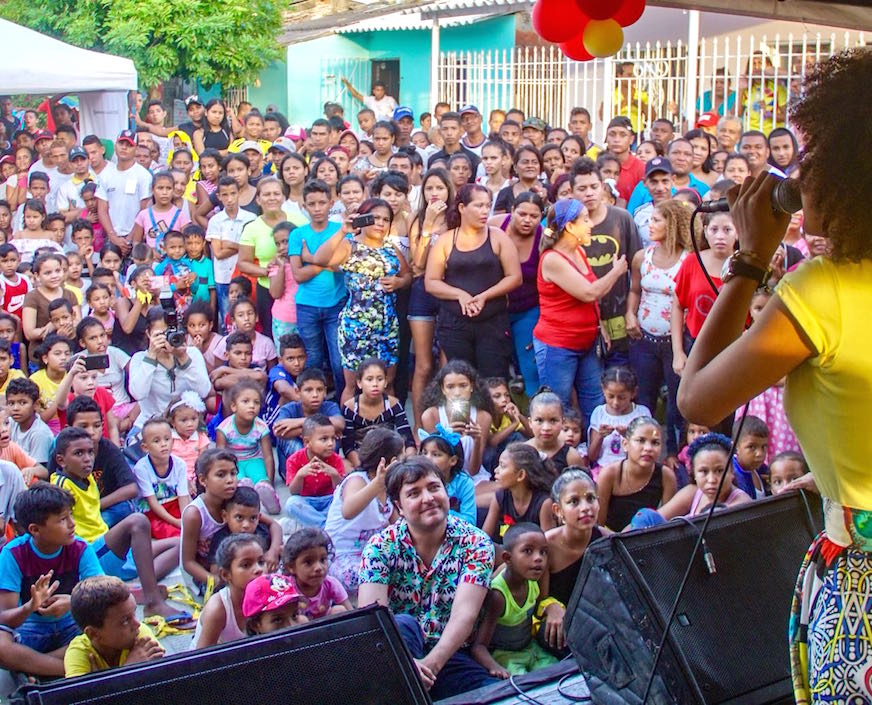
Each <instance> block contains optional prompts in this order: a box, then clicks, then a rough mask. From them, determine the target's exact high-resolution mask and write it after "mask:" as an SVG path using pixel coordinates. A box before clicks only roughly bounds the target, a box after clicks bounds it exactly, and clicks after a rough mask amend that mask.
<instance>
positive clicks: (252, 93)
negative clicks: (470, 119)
mask: <svg viewBox="0 0 872 705" xmlns="http://www.w3.org/2000/svg"><path fill="white" fill-rule="evenodd" d="M514 44H515V18H514V16H513V15H504V16H502V17H495V18H493V19H490V20H487V21H484V22H478V23H476V24H473V25H466V26H462V27H449V28H445V29H443V30H442V31H441V37H440V45H441V46H440V48H441V50H442V51H482V50H501V49H509V48H511V47H513V46H514ZM373 59H375V60H378V59H399V60H400V95H399V96H398V97H397V98H398V100H399V101H400V103H401V104H403V105H408V106H410V107H411V108H412V110H414V112H415V115H416V116H417V115H419V114H420V113H421V112H424V111H427V110H431V109H432V106H431V105H429V102H430V32H429V30H408V31H385V32H365V33H359V34H346V35H331V36H328V37H322V38H320V39H314V40H312V41H310V42H304V43H302V44H294V45H291V46H289V47H288V48H287V61H286V62H276V63H274V64H272V65H270V66H269V67H268V68H267V69H266V71H264V72H263V73H262V74H261V76H260V82H261V86H260V87H259V88H256V87H254V86H250V87H249V89H248V95H249V98H250V100H251V102H252V103H253V104H254V105H257V106H259V107H261V108H264V107H266V105H267V104H268V103H277V104H278V105H279V106H287V113H286V114H287V116H288V120H289V121H290V122H291V123H292V124H293V123H299V124H305V125H308V124H311V122H312V120H314V119H315V117H320V116H321V108H322V105H323V102H324V100H327V99H330V100H334V99H336V96H338V95H340V91H339V85H338V83H337V81H338V79H332V81H331V80H330V79H325V77H324V74H325V73H326V68H325V67H326V66H327V65H328V64H330V65H334V64H335V65H336V66H343V65H351V64H354V63H355V62H356V61H360V60H364V61H369V60H373ZM282 72H284V75H286V80H285V81H284V82H282V78H281V77H282V75H283V73H282ZM360 75H365V76H366V80H367V81H368V80H369V76H370V72H369V69H368V68H365V70H362V71H361V74H360ZM357 87H358V89H359V90H360V89H362V88H363V86H359V85H358V86H357ZM341 102H342V103H343V104H344V105H345V107H346V112H345V118H346V120H348V121H350V122H351V123H352V124H354V123H355V121H354V115H355V113H356V112H357V110H358V109H359V108H360V107H362V106H361V105H360V103H358V102H357V101H355V100H353V99H351V98H350V97H349V96H348V94H347V93H346V94H345V95H344V99H342V100H341Z"/></svg>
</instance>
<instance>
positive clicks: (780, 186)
mask: <svg viewBox="0 0 872 705" xmlns="http://www.w3.org/2000/svg"><path fill="white" fill-rule="evenodd" d="M696 210H697V211H698V212H699V213H724V212H726V211H729V210H730V204H729V203H728V202H727V199H726V198H719V199H718V200H717V201H709V202H708V203H703V204H702V205H701V206H700V207H699V208H697V209H696ZM772 210H774V211H776V212H777V211H781V212H783V213H796V211H798V210H802V197H801V195H800V191H799V181H797V180H796V179H781V180H780V181H779V182H778V183H777V184H775V187H774V188H773V189H772Z"/></svg>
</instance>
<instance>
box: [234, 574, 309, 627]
mask: <svg viewBox="0 0 872 705" xmlns="http://www.w3.org/2000/svg"><path fill="white" fill-rule="evenodd" d="M300 599H301V596H300V593H299V592H297V588H295V587H294V583H293V582H292V581H291V579H290V578H289V577H288V576H286V575H279V574H278V573H272V574H270V575H258V576H257V577H256V578H255V579H254V580H252V581H251V582H250V583H249V584H248V585H246V586H245V595H244V597H243V598H242V614H243V615H245V616H246V617H255V616H257V615H259V614H261V613H263V612H272V611H273V610H277V609H280V608H281V607H284V606H285V605H287V604H288V603H291V602H297V601H299V600H300Z"/></svg>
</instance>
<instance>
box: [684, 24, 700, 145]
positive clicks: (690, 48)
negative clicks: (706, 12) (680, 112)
mask: <svg viewBox="0 0 872 705" xmlns="http://www.w3.org/2000/svg"><path fill="white" fill-rule="evenodd" d="M698 76H699V10H690V11H689V12H688V13H687V87H686V90H685V92H684V96H685V101H684V115H685V119H686V120H687V129H689V130H690V129H693V126H694V125H696V94H697V83H698Z"/></svg>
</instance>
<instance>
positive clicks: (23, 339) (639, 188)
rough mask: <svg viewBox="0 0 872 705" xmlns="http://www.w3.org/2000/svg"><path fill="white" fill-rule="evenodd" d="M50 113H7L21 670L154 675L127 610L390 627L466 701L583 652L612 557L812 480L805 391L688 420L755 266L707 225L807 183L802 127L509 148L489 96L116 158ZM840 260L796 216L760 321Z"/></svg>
mask: <svg viewBox="0 0 872 705" xmlns="http://www.w3.org/2000/svg"><path fill="white" fill-rule="evenodd" d="M377 88H378V87H377ZM382 97H384V91H383V90H381V94H380V95H378V94H377V95H376V98H377V99H379V100H380V99H381V98H382ZM370 102H373V101H370ZM52 105H53V108H54V111H53V113H52V126H53V131H48V130H47V129H40V128H39V127H38V126H37V125H38V122H37V121H38V116H37V115H36V113H35V112H34V111H26V112H25V114H24V115H23V119H22V120H21V121H19V120H18V118H17V117H16V116H15V115H14V114H13V112H12V110H11V104H10V101H9V100H8V99H5V98H0V120H2V122H3V123H4V125H5V131H6V134H8V135H9V142H8V143H7V149H6V151H5V152H4V153H3V154H2V156H0V240H2V244H0V299H2V313H0V394H2V395H3V397H4V402H5V403H4V404H3V408H2V412H0V529H2V530H4V531H5V538H3V539H0V540H2V541H4V542H5V546H4V547H3V549H2V551H0V666H2V667H4V668H7V669H10V670H13V671H20V672H26V673H29V674H33V675H36V676H43V677H57V676H64V675H66V676H73V675H81V674H85V673H89V672H91V671H94V670H99V669H104V668H110V667H114V666H119V665H123V664H125V663H134V662H139V661H146V660H152V659H156V658H160V657H161V656H162V655H163V654H164V649H163V647H161V646H160V644H159V642H158V641H157V640H156V639H155V637H154V634H153V633H152V631H151V630H150V629H149V627H148V626H147V625H146V624H144V623H142V622H140V621H139V620H137V618H136V616H135V614H136V605H137V603H140V604H142V605H143V606H144V610H145V615H147V616H152V617H160V618H162V620H163V622H164V623H168V624H173V625H183V626H184V625H185V624H187V625H189V626H191V627H192V628H193V627H194V626H196V631H195V632H194V634H193V638H192V643H191V648H203V647H206V646H210V645H213V644H218V643H223V642H227V641H231V640H234V639H241V638H245V637H246V636H247V635H252V634H261V633H266V632H270V631H274V630H276V629H280V628H284V627H292V626H294V625H297V624H301V623H304V622H306V621H309V620H315V619H319V618H322V617H324V616H325V615H329V614H333V613H336V612H338V611H343V610H349V609H353V608H354V607H355V606H356V605H366V604H370V603H372V602H380V603H382V604H385V605H387V606H389V607H390V609H391V610H392V612H393V613H394V615H395V617H396V619H397V623H398V625H399V627H400V630H401V633H402V635H403V637H404V639H405V640H406V642H407V644H408V645H409V648H410V651H411V653H412V655H413V656H414V657H415V659H416V663H417V666H418V671H419V674H420V676H421V678H422V680H423V681H424V683H425V685H427V686H428V687H430V688H431V692H432V694H433V696H434V698H437V697H444V696H447V695H450V694H455V693H457V692H461V691H463V690H466V689H469V688H474V687H478V686H480V685H485V684H487V683H489V682H492V681H495V680H496V679H501V678H507V677H509V675H510V674H520V673H525V672H527V671H529V670H533V669H536V668H539V667H542V666H545V665H547V664H549V663H553V662H555V661H556V660H557V659H559V658H561V657H562V656H563V655H565V654H566V646H565V643H564V635H563V627H562V620H563V614H564V611H565V605H566V603H567V601H568V599H569V596H570V594H571V592H572V589H573V586H574V584H575V579H576V576H577V574H578V571H579V567H580V565H581V561H582V558H583V555H584V552H585V550H586V548H587V547H588V545H589V544H590V542H591V541H594V540H595V539H597V538H599V537H601V536H603V535H605V534H607V533H610V532H616V531H622V530H627V529H643V528H645V527H648V526H652V525H654V524H657V523H660V522H663V521H667V520H669V519H672V518H674V517H692V516H695V515H698V514H700V513H701V512H704V511H706V510H707V509H708V508H709V507H710V506H711V505H712V504H715V505H724V506H734V505H738V504H741V503H743V502H750V501H754V500H756V499H757V498H760V497H763V496H765V495H768V494H777V493H779V492H782V491H784V490H785V489H786V488H787V487H788V486H789V483H790V482H791V481H792V480H794V479H796V478H798V477H800V476H801V475H802V474H804V473H805V472H806V471H807V467H806V463H805V460H804V459H803V456H802V454H801V453H800V449H799V446H798V443H797V441H796V438H795V436H794V435H793V433H792V431H791V429H790V426H789V424H788V422H787V419H786V416H785V414H784V408H783V403H782V396H783V391H782V388H781V387H773V388H772V389H769V390H767V391H766V392H765V393H764V394H762V395H760V396H759V397H757V398H756V399H754V400H753V401H752V403H751V405H750V408H749V411H748V415H747V418H746V419H745V420H744V423H743V424H742V425H741V432H740V431H739V421H738V420H734V419H733V418H730V419H727V420H725V422H724V423H723V424H721V426H719V427H717V428H708V427H703V426H699V425H696V424H692V423H691V424H688V423H686V422H685V420H684V419H682V417H681V415H680V413H679V410H678V408H677V404H676V394H677V388H678V384H679V380H680V376H681V373H682V370H683V368H684V365H685V362H686V360H687V355H688V353H689V351H690V348H691V347H692V345H693V343H694V339H695V338H696V336H697V335H698V334H699V331H700V328H701V326H702V324H703V321H704V320H705V318H706V315H707V313H708V311H709V309H710V308H711V305H712V303H713V300H714V296H715V292H714V291H713V290H712V289H711V287H710V284H709V283H708V280H707V279H708V277H710V278H711V280H712V281H713V282H714V284H715V285H720V283H721V279H720V274H721V270H722V267H723V265H724V262H725V261H726V260H727V258H728V257H729V256H730V254H731V253H732V252H733V249H734V245H735V243H736V231H735V228H734V227H733V222H732V220H731V217H730V214H729V213H723V212H721V213H714V214H710V215H707V216H706V217H705V219H704V221H703V222H702V224H701V228H699V232H697V229H696V228H695V227H694V224H693V223H692V222H691V213H692V211H693V209H694V207H695V206H696V205H698V204H699V203H700V202H701V201H703V200H707V199H711V198H720V197H722V196H723V195H724V193H725V192H726V191H727V190H728V189H729V188H730V187H731V186H732V185H734V184H736V183H740V182H742V181H743V180H744V179H745V178H746V177H748V176H756V175H758V174H760V173H761V172H763V171H765V170H772V171H780V172H783V173H784V174H786V175H787V176H788V177H794V176H795V175H796V173H797V169H798V165H797V159H798V150H799V145H798V143H797V139H796V137H795V136H794V135H793V134H792V133H791V132H790V131H789V130H788V129H786V128H784V127H781V126H779V127H777V128H775V129H774V130H772V132H771V133H770V134H768V135H767V134H764V133H762V132H759V131H756V130H749V131H745V132H742V129H741V126H742V123H741V121H740V119H739V118H736V117H731V116H724V117H720V118H719V119H717V118H718V116H717V115H714V118H712V116H711V115H708V116H707V117H706V119H705V120H704V121H703V123H704V124H703V125H702V126H700V127H695V128H694V129H690V130H688V131H687V132H685V133H684V134H680V133H677V132H676V131H675V130H676V128H675V126H673V124H672V123H671V122H670V120H668V119H658V120H655V121H654V122H653V123H652V124H651V125H650V129H649V130H648V131H647V134H645V133H643V132H638V133H637V132H636V131H635V129H636V128H634V125H633V123H632V122H631V120H630V119H629V118H628V117H625V116H617V117H615V118H613V119H612V120H610V121H609V122H608V123H607V127H606V130H605V134H604V144H602V145H600V144H597V143H595V142H594V141H593V135H592V134H591V118H590V114H589V112H588V111H587V110H585V109H584V108H576V109H573V111H572V113H571V115H570V116H568V117H569V122H568V128H567V129H564V128H561V127H555V126H548V125H546V123H545V122H544V121H543V120H541V119H539V118H537V117H533V116H525V115H524V114H523V113H521V112H520V111H518V110H509V111H505V112H504V111H501V110H495V111H493V112H492V113H491V114H490V115H489V120H488V126H487V127H488V132H489V134H485V131H484V130H483V124H482V123H483V116H482V115H481V114H480V112H479V110H478V109H477V108H476V107H475V106H473V105H467V106H463V107H461V108H460V110H459V111H458V112H454V111H452V110H451V106H449V105H447V104H445V103H440V104H438V105H436V106H435V109H434V112H433V114H432V115H430V114H425V115H422V116H420V121H419V125H420V126H421V128H422V129H417V128H416V126H415V121H414V116H413V114H412V111H411V110H410V109H408V108H406V107H403V106H399V107H397V108H396V109H395V110H394V111H393V115H392V119H383V118H384V117H385V116H384V115H379V116H377V115H376V113H375V112H374V110H373V109H372V108H371V107H365V108H364V109H362V110H361V111H360V112H359V113H358V114H357V116H356V117H357V125H356V126H352V125H349V124H348V123H347V122H345V119H344V115H343V113H342V110H341V108H340V107H339V106H337V105H333V104H329V105H327V106H326V116H325V118H322V119H317V120H315V121H314V122H313V123H312V125H311V126H307V127H305V128H303V127H300V126H291V125H288V123H287V120H286V119H285V117H284V116H283V115H281V114H280V113H278V112H276V111H268V112H264V113H261V112H259V111H258V110H256V109H254V108H252V107H251V106H250V105H248V104H242V105H240V106H238V109H237V110H236V111H235V112H233V113H231V112H230V111H228V109H227V108H226V106H225V105H224V103H223V102H222V101H221V100H219V99H213V100H210V101H208V102H206V103H205V105H204V104H203V103H202V102H201V100H200V99H199V98H198V97H197V96H191V97H190V98H188V99H187V101H186V106H187V110H188V116H189V118H190V119H189V121H188V122H185V123H182V124H180V125H173V126H170V125H166V124H165V120H166V113H165V111H164V109H163V107H162V106H161V104H160V102H158V101H153V102H151V103H149V104H148V105H147V106H145V117H144V119H143V118H141V117H140V116H139V115H136V116H133V117H132V123H133V124H132V125H131V129H126V130H124V131H122V132H121V133H120V134H119V135H117V138H116V139H114V141H109V140H105V139H102V138H101V136H96V135H81V134H80V133H79V131H78V129H77V126H76V124H75V122H74V121H73V115H72V113H71V111H70V110H69V108H68V107H67V106H65V105H64V104H62V103H53V104H52ZM61 108H64V109H61ZM377 117H378V118H379V119H378V120H377V119H376V118H377ZM431 124H432V127H431ZM427 128H429V129H427ZM2 144H3V139H2V136H0V146H2ZM692 238H696V239H697V244H698V247H699V249H700V250H701V257H700V258H699V259H698V258H697V257H696V256H694V254H693V248H692ZM827 249H828V243H827V241H826V240H824V239H823V238H820V237H811V236H807V235H805V234H804V233H803V230H802V216H801V213H800V214H797V215H796V216H795V217H794V218H793V219H792V220H791V223H790V227H789V228H788V230H787V231H786V232H785V234H784V242H783V247H782V248H781V249H780V250H779V252H778V253H777V254H776V257H775V258H774V259H773V261H772V263H771V270H772V272H773V274H772V279H771V281H770V282H769V283H768V286H767V287H764V288H762V289H760V290H759V291H758V293H757V295H756V296H755V299H754V304H753V306H752V309H751V318H754V317H755V316H757V315H758V314H759V312H760V311H761V310H762V307H763V305H764V304H765V302H766V301H767V300H768V298H769V297H770V296H771V289H770V287H773V286H775V285H776V284H777V281H778V279H779V278H780V276H781V275H783V273H784V272H785V271H787V270H789V269H791V268H794V267H796V266H798V264H799V263H800V262H801V261H802V260H803V259H805V258H810V257H815V256H819V255H823V256H826V254H827ZM752 325H753V324H752ZM724 434H726V435H724ZM731 434H732V436H733V438H734V439H735V440H736V442H737V453H736V455H735V457H732V458H731V457H730V454H729V450H730V444H731V438H730V436H731ZM736 436H737V437H736ZM724 474H726V475H727V476H728V477H727V480H726V481H725V482H724V483H723V487H722V488H721V489H720V493H718V490H719V487H720V484H721V483H720V480H721V478H722V477H723V475H724ZM279 483H284V484H285V485H286V486H287V491H288V493H289V495H290V496H289V498H288V499H287V500H286V501H285V502H284V505H282V502H281V500H280V498H279V495H278V493H277V492H276V487H277V486H278V485H279ZM283 527H284V528H285V530H286V531H285V533H286V534H287V533H288V529H290V536H289V538H287V539H286V540H285V538H284V535H283ZM495 567H496V570H495ZM177 568H180V569H181V572H182V575H183V576H184V580H185V583H186V585H187V586H188V589H189V592H190V595H192V596H193V597H194V598H195V599H196V600H197V601H199V602H200V603H201V604H202V611H201V613H200V614H199V619H198V620H197V621H196V624H194V621H193V620H192V619H191V615H190V614H187V613H179V610H178V609H177V608H175V607H173V606H171V605H170V604H168V603H167V597H166V593H165V591H164V590H163V589H162V587H161V585H160V581H161V580H162V579H163V578H164V577H165V576H167V575H168V574H169V573H171V572H172V571H173V570H175V569H177ZM132 580H135V581H136V583H135V584H132V583H131V582H130V581H132ZM156 623H157V624H161V623H162V622H161V620H157V622H156ZM534 624H535V628H534Z"/></svg>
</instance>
